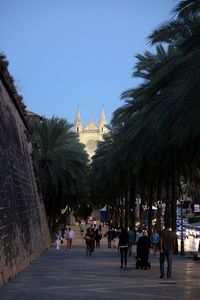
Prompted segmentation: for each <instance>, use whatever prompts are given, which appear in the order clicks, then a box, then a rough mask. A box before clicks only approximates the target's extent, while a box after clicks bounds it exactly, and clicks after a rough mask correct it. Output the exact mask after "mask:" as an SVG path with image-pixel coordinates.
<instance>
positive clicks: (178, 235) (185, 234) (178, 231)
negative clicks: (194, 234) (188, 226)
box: [176, 229, 188, 239]
mask: <svg viewBox="0 0 200 300" xmlns="http://www.w3.org/2000/svg"><path fill="white" fill-rule="evenodd" d="M181 234H182V231H181V230H177V231H176V235H177V238H180V239H181ZM183 238H184V239H188V233H187V231H186V230H185V229H183Z"/></svg>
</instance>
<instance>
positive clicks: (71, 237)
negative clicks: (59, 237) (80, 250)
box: [66, 227, 74, 251]
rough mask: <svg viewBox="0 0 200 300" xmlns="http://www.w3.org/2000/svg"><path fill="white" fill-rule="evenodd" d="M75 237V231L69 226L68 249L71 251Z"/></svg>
mask: <svg viewBox="0 0 200 300" xmlns="http://www.w3.org/2000/svg"><path fill="white" fill-rule="evenodd" d="M73 238H74V231H73V230H72V229H71V227H69V228H68V231H67V234H66V239H67V249H66V250H67V251H70V250H71V248H72V240H73Z"/></svg>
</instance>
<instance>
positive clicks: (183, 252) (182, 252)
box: [180, 199, 185, 256]
mask: <svg viewBox="0 0 200 300" xmlns="http://www.w3.org/2000/svg"><path fill="white" fill-rule="evenodd" d="M180 203H181V253H180V256H184V255H185V250H184V238H183V200H182V199H181V200H180Z"/></svg>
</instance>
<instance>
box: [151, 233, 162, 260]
mask: <svg viewBox="0 0 200 300" xmlns="http://www.w3.org/2000/svg"><path fill="white" fill-rule="evenodd" d="M159 240H160V238H159V234H158V233H157V232H156V229H154V230H153V232H152V235H151V238H150V242H151V245H152V246H153V253H154V255H156V249H157V247H158V243H159Z"/></svg>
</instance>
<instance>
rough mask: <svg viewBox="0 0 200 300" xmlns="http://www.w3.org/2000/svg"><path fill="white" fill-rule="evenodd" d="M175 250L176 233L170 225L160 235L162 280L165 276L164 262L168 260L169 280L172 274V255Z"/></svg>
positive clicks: (166, 225)
mask: <svg viewBox="0 0 200 300" xmlns="http://www.w3.org/2000/svg"><path fill="white" fill-rule="evenodd" d="M174 250H175V233H174V232H172V231H171V230H170V226H169V224H165V229H163V230H162V231H161V234H160V278H163V277H164V276H165V269H164V262H165V257H166V258H167V278H171V274H172V253H173V251H174Z"/></svg>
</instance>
